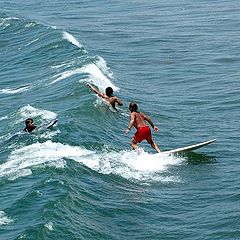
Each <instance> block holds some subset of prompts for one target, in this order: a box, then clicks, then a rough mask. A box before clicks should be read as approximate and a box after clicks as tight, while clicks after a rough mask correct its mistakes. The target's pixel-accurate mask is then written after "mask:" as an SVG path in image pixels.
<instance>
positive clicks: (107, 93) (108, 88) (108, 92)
mask: <svg viewBox="0 0 240 240" xmlns="http://www.w3.org/2000/svg"><path fill="white" fill-rule="evenodd" d="M105 92H106V95H107V96H108V97H112V95H113V89H112V88H111V87H107V88H106V90H105Z"/></svg>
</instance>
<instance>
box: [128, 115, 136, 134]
mask: <svg viewBox="0 0 240 240" xmlns="http://www.w3.org/2000/svg"><path fill="white" fill-rule="evenodd" d="M135 118H136V116H135V114H134V113H131V115H130V122H129V125H128V128H127V129H126V130H125V133H128V132H129V131H130V130H131V128H132V127H133V125H134V122H135Z"/></svg>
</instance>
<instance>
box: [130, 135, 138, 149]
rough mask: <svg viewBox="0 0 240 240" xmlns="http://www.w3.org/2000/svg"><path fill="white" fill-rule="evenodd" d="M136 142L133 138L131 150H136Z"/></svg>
mask: <svg viewBox="0 0 240 240" xmlns="http://www.w3.org/2000/svg"><path fill="white" fill-rule="evenodd" d="M137 144H138V142H137V141H136V140H135V139H134V138H133V139H132V141H131V146H132V149H134V150H135V149H137V147H138V145H137Z"/></svg>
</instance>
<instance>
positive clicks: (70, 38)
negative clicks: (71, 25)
mask: <svg viewBox="0 0 240 240" xmlns="http://www.w3.org/2000/svg"><path fill="white" fill-rule="evenodd" d="M63 39H65V40H67V41H68V42H70V43H72V44H73V45H75V46H77V47H79V48H81V47H82V45H81V44H80V43H79V41H78V40H77V39H76V38H75V37H74V36H73V35H72V34H70V33H68V32H63Z"/></svg>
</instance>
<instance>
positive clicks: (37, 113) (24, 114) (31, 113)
mask: <svg viewBox="0 0 240 240" xmlns="http://www.w3.org/2000/svg"><path fill="white" fill-rule="evenodd" d="M19 114H20V117H21V119H19V121H23V120H25V119H26V118H29V117H31V118H34V117H41V118H42V119H43V120H52V119H55V118H57V114H56V113H54V112H51V111H48V110H44V109H38V108H35V107H33V106H31V105H29V104H28V105H26V106H24V107H22V108H20V110H19Z"/></svg>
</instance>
